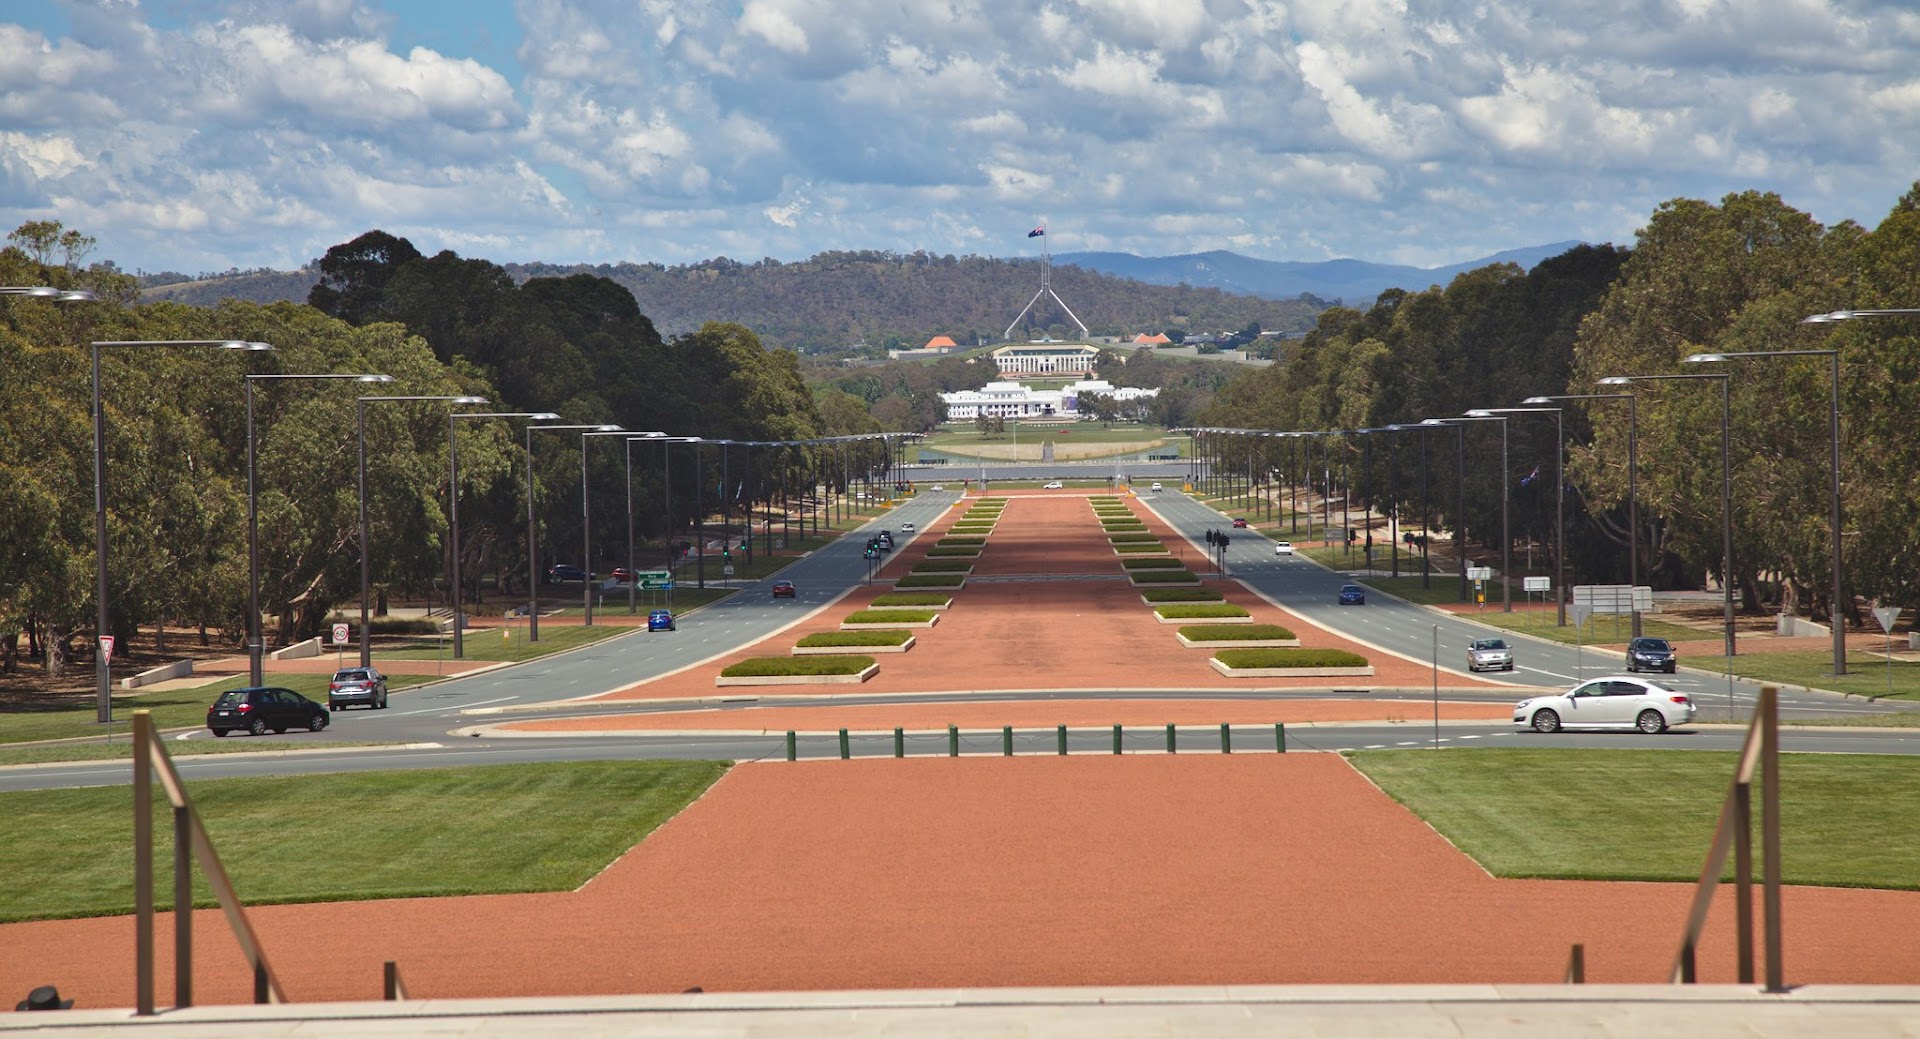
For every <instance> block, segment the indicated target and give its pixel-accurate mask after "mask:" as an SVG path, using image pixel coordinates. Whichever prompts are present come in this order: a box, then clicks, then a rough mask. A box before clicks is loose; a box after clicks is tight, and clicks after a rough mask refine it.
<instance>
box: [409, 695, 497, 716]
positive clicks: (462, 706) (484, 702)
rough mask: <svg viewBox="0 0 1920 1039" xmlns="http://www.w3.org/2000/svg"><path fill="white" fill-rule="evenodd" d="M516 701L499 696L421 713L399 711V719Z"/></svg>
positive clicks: (456, 711)
mask: <svg viewBox="0 0 1920 1039" xmlns="http://www.w3.org/2000/svg"><path fill="white" fill-rule="evenodd" d="M518 699H520V698H519V697H517V696H501V697H497V698H495V699H492V700H479V701H475V702H474V703H463V704H460V705H459V706H457V707H456V706H454V705H452V704H449V705H446V706H444V707H429V708H427V709H426V710H423V711H401V712H400V717H402V718H406V717H410V716H412V715H416V714H442V713H445V712H448V711H452V712H455V713H458V712H460V711H464V710H466V709H467V708H469V707H484V706H486V705H487V704H490V703H506V702H507V701H508V700H518Z"/></svg>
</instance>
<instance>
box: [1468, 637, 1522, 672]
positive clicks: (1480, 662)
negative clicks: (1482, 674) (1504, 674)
mask: <svg viewBox="0 0 1920 1039" xmlns="http://www.w3.org/2000/svg"><path fill="white" fill-rule="evenodd" d="M1467 670H1468V671H1511V670H1513V650H1512V649H1510V648H1508V646H1507V640H1506V639H1474V640H1473V644H1472V645H1469V646H1468V647H1467Z"/></svg>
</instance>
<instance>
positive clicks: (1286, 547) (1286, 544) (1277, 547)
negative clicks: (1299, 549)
mask: <svg viewBox="0 0 1920 1039" xmlns="http://www.w3.org/2000/svg"><path fill="white" fill-rule="evenodd" d="M1273 554H1274V555H1276V556H1290V555H1292V554H1293V542H1291V541H1276V542H1274V543H1273Z"/></svg>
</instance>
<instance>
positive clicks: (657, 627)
mask: <svg viewBox="0 0 1920 1039" xmlns="http://www.w3.org/2000/svg"><path fill="white" fill-rule="evenodd" d="M647 630H648V631H674V630H676V629H675V628H674V626H673V611H672V610H653V611H651V612H650V613H648V614H647Z"/></svg>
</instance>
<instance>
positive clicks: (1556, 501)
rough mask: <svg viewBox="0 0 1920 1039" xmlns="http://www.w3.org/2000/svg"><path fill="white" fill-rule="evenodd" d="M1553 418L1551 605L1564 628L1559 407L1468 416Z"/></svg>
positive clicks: (1563, 456) (1563, 460) (1563, 469)
mask: <svg viewBox="0 0 1920 1039" xmlns="http://www.w3.org/2000/svg"><path fill="white" fill-rule="evenodd" d="M1483 412H1484V413H1485V414H1489V415H1529V414H1539V415H1544V414H1547V413H1549V412H1551V413H1552V415H1553V450H1554V455H1553V484H1554V490H1553V582H1554V586H1553V605H1554V610H1555V614H1554V616H1555V621H1554V623H1555V625H1556V626H1557V627H1562V628H1564V627H1566V626H1567V448H1566V422H1565V415H1564V414H1563V412H1562V409H1560V408H1552V407H1537V408H1480V409H1476V410H1473V411H1469V412H1467V414H1469V415H1476V416H1477V415H1480V414H1481V413H1483Z"/></svg>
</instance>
